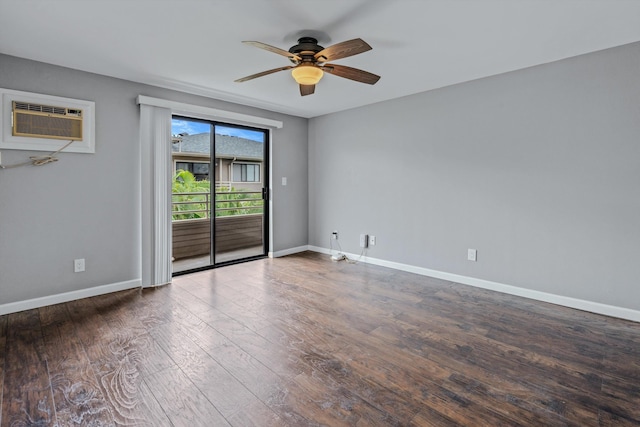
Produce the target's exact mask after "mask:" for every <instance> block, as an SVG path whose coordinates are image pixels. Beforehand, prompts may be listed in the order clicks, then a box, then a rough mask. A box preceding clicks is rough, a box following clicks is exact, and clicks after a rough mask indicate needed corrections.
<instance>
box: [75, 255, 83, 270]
mask: <svg viewBox="0 0 640 427" xmlns="http://www.w3.org/2000/svg"><path fill="white" fill-rule="evenodd" d="M83 271H84V258H79V259H74V260H73V272H74V273H80V272H83Z"/></svg>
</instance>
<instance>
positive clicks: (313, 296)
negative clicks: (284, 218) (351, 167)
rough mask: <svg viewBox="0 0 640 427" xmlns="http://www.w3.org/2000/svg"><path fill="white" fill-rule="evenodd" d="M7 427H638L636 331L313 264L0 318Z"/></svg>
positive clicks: (252, 270) (639, 331) (301, 258)
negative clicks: (251, 426)
mask: <svg viewBox="0 0 640 427" xmlns="http://www.w3.org/2000/svg"><path fill="white" fill-rule="evenodd" d="M0 381H1V384H2V388H1V389H0V402H1V406H2V411H1V415H0V417H1V418H0V425H1V426H2V427H5V426H6V427H9V426H11V427H22V426H79V425H81V426H102V425H107V426H112V425H118V426H171V425H174V426H228V425H232V426H250V425H255V426H280V425H291V426H315V425H329V426H342V425H348V426H396V425H397V426H454V425H464V426H500V425H504V426H515V425H524V426H638V425H640V324H638V323H633V322H628V321H623V320H619V319H613V318H608V317H604V316H600V315H595V314H590V313H586V312H581V311H577V310H572V309H568V308H563V307H559V306H554V305H551V304H545V303H540V302H535V301H531V300H527V299H523V298H518V297H514V296H509V295H504V294H499V293H494V292H490V291H485V290H481V289H475V288H471V287H468V286H463V285H458V284H455V283H451V282H446V281H442V280H437V279H431V278H427V277H422V276H417V275H414V274H409V273H404V272H400V271H396V270H391V269H386V268H383V267H377V266H372V265H363V264H355V265H354V264H346V263H344V262H341V263H335V262H331V261H330V260H329V259H328V256H325V255H318V254H314V253H303V254H298V255H293V256H288V257H284V258H279V259H265V260H260V261H254V262H250V263H246V264H241V265H234V266H230V267H225V268H219V269H216V270H211V271H206V272H200V273H196V274H193V275H187V276H181V277H177V278H175V279H174V283H173V284H172V285H169V286H165V287H162V288H158V289H155V290H144V291H139V290H132V291H125V292H119V293H114V294H110V295H105V296H100V297H95V298H89V299H85V300H80V301H74V302H70V303H66V304H59V305H55V306H50V307H45V308H41V309H38V310H30V311H25V312H21V313H15V314H11V315H7V316H2V317H0Z"/></svg>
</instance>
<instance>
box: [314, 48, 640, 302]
mask: <svg viewBox="0 0 640 427" xmlns="http://www.w3.org/2000/svg"><path fill="white" fill-rule="evenodd" d="M383 78H384V77H383ZM639 113H640V44H638V43H636V44H631V45H627V46H622V47H619V48H614V49H609V50H606V51H601V52H597V53H593V54H589V55H584V56H580V57H576V58H571V59H568V60H564V61H559V62H555V63H551V64H546V65H542V66H538V67H534V68H530V69H525V70H520V71H516V72H511V73H507V74H503V75H499V76H494V77H491V78H485V79H482V80H477V81H472V82H468V83H464V84H460V85H456V86H452V87H447V88H443V89H440V90H434V91H430V92H426V93H422V94H418V95H414V96H410V97H405V98H401V99H397V100H392V101H388V102H384V103H380V104H375V105H371V106H367V107H363V108H358V109H354V110H350V111H345V112H340V113H336V114H331V115H327V116H323V117H319V118H315V119H312V120H311V121H310V124H309V167H310V170H309V183H310V184H309V200H310V210H309V212H310V217H309V218H310V219H309V224H310V227H309V239H310V242H309V243H310V244H311V245H315V246H320V247H328V245H329V235H330V233H331V231H332V230H334V229H335V230H338V231H339V232H340V243H341V245H342V248H343V249H344V251H346V252H351V253H359V252H360V248H359V247H358V235H359V233H364V232H366V233H369V234H373V235H376V236H377V239H378V242H377V246H375V247H372V248H370V249H369V251H368V256H370V257H373V258H378V259H382V260H387V261H394V262H399V263H404V264H409V265H412V266H418V267H423V268H428V269H433V270H438V271H443V272H448V273H454V274H460V275H464V276H469V277H474V278H479V279H485V280H491V281H494V282H499V283H503V284H508V285H514V286H518V287H523V288H528V289H532V290H538V291H542V292H548V293H552V294H556V295H562V296H568V297H573V298H579V299H583V300H588V301H594V302H600V303H604V304H610V305H614V306H619V307H626V308H631V309H636V310H638V309H640V285H639V283H640V262H639V261H638V259H639V258H640V249H639V248H640V189H639V186H640V114H639ZM468 248H475V249H477V250H478V262H475V263H474V262H469V261H467V260H466V256H467V249H468Z"/></svg>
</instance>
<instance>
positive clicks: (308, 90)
mask: <svg viewBox="0 0 640 427" xmlns="http://www.w3.org/2000/svg"><path fill="white" fill-rule="evenodd" d="M315 91H316V85H300V95H302V96H306V95H313V92H315Z"/></svg>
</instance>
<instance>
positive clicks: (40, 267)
mask: <svg viewBox="0 0 640 427" xmlns="http://www.w3.org/2000/svg"><path fill="white" fill-rule="evenodd" d="M0 87H2V88H8V89H14V90H22V91H28V92H36V93H43V94H48V95H55V96H63V97H69V98H77V99H86V100H91V101H95V103H96V153H95V154H73V153H62V154H60V155H59V158H60V161H58V162H57V163H53V164H49V165H46V166H42V167H23V168H17V169H8V170H7V169H6V170H0V304H5V303H10V302H17V301H23V300H27V299H31V298H37V297H44V296H49V295H54V294H59V293H63V292H70V291H77V290H82V289H87V288H91V287H95V286H100V285H108V284H113V283H119V282H125V281H129V280H136V279H139V278H140V258H139V248H138V246H139V242H140V237H139V236H140V211H139V209H140V208H139V205H140V188H139V185H140V178H139V164H140V158H139V151H138V150H139V141H138V132H139V131H138V122H139V107H138V106H137V105H136V104H135V99H136V96H137V95H139V94H143V95H148V96H153V97H158V98H164V99H168V100H172V101H177V102H186V103H193V104H197V105H203V106H208V107H212V108H218V109H224V110H228V111H234V112H238V113H244V114H251V115H255V116H260V117H266V118H270V119H275V120H281V121H283V122H284V127H283V128H282V129H278V130H275V131H274V132H273V145H272V162H273V163H272V171H273V176H274V177H278V178H276V179H275V181H274V182H275V183H277V184H278V185H275V186H274V188H273V192H272V200H273V211H274V218H273V228H274V235H273V241H272V248H271V249H272V250H273V251H279V250H283V249H288V248H291V247H296V246H301V245H306V244H307V241H308V235H307V231H308V199H307V185H308V183H307V178H308V175H307V159H308V153H307V134H308V130H307V120H306V119H302V118H297V117H292V116H286V115H283V114H278V113H273V112H268V111H263V110H258V109H254V108H250V107H246V106H241V105H236V104H231V103H226V102H222V101H216V100H213V99H210V98H205V97H198V96H194V95H189V94H185V93H180V92H175V91H170V90H165V89H161V88H157V87H151V86H146V85H142V84H139V83H133V82H128V81H123V80H118V79H113V78H109V77H105V76H100V75H96V74H90V73H85V72H81V71H77V70H70V69H66V68H61V67H57V66H53V65H49V64H43V63H39V62H34V61H28V60H24V59H19V58H15V57H11V56H6V55H0ZM33 154H36V155H42V154H45V153H44V152H24V151H14V150H3V151H2V164H5V165H6V164H11V163H16V162H20V161H23V160H25V159H26V158H27V157H28V156H29V155H33ZM280 176H287V177H288V185H287V186H286V187H283V186H281V185H279V183H280V178H279V177H280ZM75 258H85V259H86V272H84V273H73V260H74V259H75Z"/></svg>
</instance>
